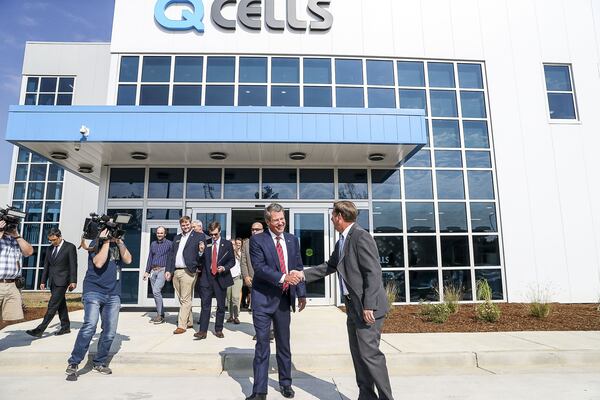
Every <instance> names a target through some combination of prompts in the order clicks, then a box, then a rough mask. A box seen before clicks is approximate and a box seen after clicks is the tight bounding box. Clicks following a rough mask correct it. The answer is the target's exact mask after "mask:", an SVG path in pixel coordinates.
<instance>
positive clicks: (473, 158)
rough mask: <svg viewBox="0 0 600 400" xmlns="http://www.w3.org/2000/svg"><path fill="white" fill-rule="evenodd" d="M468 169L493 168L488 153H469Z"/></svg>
mask: <svg viewBox="0 0 600 400" xmlns="http://www.w3.org/2000/svg"><path fill="white" fill-rule="evenodd" d="M466 156H467V168H492V160H491V158H490V153H489V152H488V151H467V152H466Z"/></svg>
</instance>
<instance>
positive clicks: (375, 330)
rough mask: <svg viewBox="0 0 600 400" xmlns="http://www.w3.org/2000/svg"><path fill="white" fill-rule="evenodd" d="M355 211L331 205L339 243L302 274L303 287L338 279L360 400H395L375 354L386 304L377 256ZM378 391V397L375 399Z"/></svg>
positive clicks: (381, 356)
mask: <svg viewBox="0 0 600 400" xmlns="http://www.w3.org/2000/svg"><path fill="white" fill-rule="evenodd" d="M357 216H358V210H357V209H356V206H355V205H354V203H352V202H351V201H338V202H336V203H335V204H334V205H333V213H332V214H331V222H333V226H334V227H335V230H336V231H338V232H339V233H340V238H339V240H338V242H337V243H336V245H335V248H334V250H333V253H332V254H331V257H330V258H329V260H328V261H327V262H326V263H324V264H322V265H319V266H317V267H314V268H310V269H308V270H306V272H304V273H303V274H304V277H305V279H306V282H314V281H317V280H319V279H321V278H323V277H325V276H327V275H329V274H333V273H335V272H337V273H338V277H339V281H340V291H341V292H342V297H343V299H344V303H345V304H346V314H347V319H346V326H347V328H348V339H349V341H350V353H351V354H352V361H353V363H354V372H355V374H356V383H357V384H358V388H359V391H360V392H359V396H358V398H359V399H361V400H363V399H365V400H367V399H369V400H370V399H385V400H393V397H392V389H391V386H390V378H389V375H388V370H387V366H386V361H385V355H384V354H383V353H382V352H381V350H379V342H380V340H381V328H382V326H383V320H384V319H385V314H386V313H387V312H388V308H389V306H388V302H387V296H386V294H385V290H384V289H383V280H382V273H381V265H380V263H379V252H378V251H377V245H376V243H375V240H374V239H373V237H372V236H371V235H370V234H369V233H368V232H367V231H365V230H364V229H363V228H361V227H360V226H359V225H358V224H357V223H356V218H357ZM375 388H377V393H375Z"/></svg>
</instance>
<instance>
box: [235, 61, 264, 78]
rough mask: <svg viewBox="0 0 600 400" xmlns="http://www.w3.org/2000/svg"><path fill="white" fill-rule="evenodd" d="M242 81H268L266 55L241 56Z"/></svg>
mask: <svg viewBox="0 0 600 400" xmlns="http://www.w3.org/2000/svg"><path fill="white" fill-rule="evenodd" d="M239 81H240V82H243V83H266V82H267V58H266V57H240V80H239Z"/></svg>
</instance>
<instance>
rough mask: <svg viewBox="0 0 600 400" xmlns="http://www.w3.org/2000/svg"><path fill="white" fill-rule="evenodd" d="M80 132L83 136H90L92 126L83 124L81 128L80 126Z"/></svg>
mask: <svg viewBox="0 0 600 400" xmlns="http://www.w3.org/2000/svg"><path fill="white" fill-rule="evenodd" d="M79 133H81V136H84V137H88V136H89V135H90V128H88V127H87V126H85V125H81V128H79Z"/></svg>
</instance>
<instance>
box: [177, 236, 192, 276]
mask: <svg viewBox="0 0 600 400" xmlns="http://www.w3.org/2000/svg"><path fill="white" fill-rule="evenodd" d="M191 233H192V231H189V232H188V233H183V232H181V240H180V241H179V247H178V248H177V255H176V256H175V268H186V265H185V259H184V258H183V249H184V248H185V244H186V243H187V241H188V239H189V238H190V235H191Z"/></svg>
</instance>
